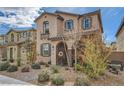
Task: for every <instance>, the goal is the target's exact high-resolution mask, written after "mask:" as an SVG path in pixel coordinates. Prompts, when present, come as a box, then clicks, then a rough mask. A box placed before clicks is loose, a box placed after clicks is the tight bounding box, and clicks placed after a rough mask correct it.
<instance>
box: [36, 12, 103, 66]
mask: <svg viewBox="0 0 124 93" xmlns="http://www.w3.org/2000/svg"><path fill="white" fill-rule="evenodd" d="M35 22H36V24H37V44H36V46H37V48H36V52H37V61H38V62H39V61H43V62H51V64H57V65H66V64H67V62H68V61H69V62H70V64H72V59H74V56H73V54H74V46H75V39H77V38H81V37H86V36H94V35H95V34H97V36H98V39H99V40H100V41H101V40H102V33H103V28H102V21H101V14H100V10H98V11H94V12H90V13H86V14H74V13H67V12H62V11H56V12H54V13H49V12H44V13H42V14H41V15H40V16H39V17H38V18H37V19H36V20H35ZM94 38H96V37H95V36H94Z"/></svg>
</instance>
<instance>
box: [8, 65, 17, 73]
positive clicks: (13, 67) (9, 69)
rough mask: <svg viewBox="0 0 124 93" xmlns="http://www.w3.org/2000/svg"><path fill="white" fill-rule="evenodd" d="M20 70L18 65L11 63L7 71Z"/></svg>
mask: <svg viewBox="0 0 124 93" xmlns="http://www.w3.org/2000/svg"><path fill="white" fill-rule="evenodd" d="M17 70H18V67H17V66H15V65H10V66H9V67H8V69H7V72H15V71H17Z"/></svg>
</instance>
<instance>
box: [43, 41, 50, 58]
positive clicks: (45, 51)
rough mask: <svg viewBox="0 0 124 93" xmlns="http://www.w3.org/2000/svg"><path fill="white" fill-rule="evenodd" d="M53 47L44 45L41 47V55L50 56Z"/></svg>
mask: <svg viewBox="0 0 124 93" xmlns="http://www.w3.org/2000/svg"><path fill="white" fill-rule="evenodd" d="M50 50H51V46H50V44H48V43H44V44H42V45H41V55H42V56H50Z"/></svg>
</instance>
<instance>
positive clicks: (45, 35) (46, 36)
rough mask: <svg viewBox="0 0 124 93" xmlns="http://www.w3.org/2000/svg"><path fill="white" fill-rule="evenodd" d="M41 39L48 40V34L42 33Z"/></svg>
mask: <svg viewBox="0 0 124 93" xmlns="http://www.w3.org/2000/svg"><path fill="white" fill-rule="evenodd" d="M40 37H41V39H48V38H49V33H42V34H41V35H40Z"/></svg>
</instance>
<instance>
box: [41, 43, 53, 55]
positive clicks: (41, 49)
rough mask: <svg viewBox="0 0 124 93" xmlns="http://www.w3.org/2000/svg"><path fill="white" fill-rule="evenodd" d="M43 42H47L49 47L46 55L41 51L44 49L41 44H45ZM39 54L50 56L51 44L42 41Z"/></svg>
mask: <svg viewBox="0 0 124 93" xmlns="http://www.w3.org/2000/svg"><path fill="white" fill-rule="evenodd" d="M45 44H48V47H49V49H48V55H44V53H43V51H44V49H43V45H45ZM40 54H41V56H43V57H50V56H51V44H50V43H42V44H41V46H40Z"/></svg>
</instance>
